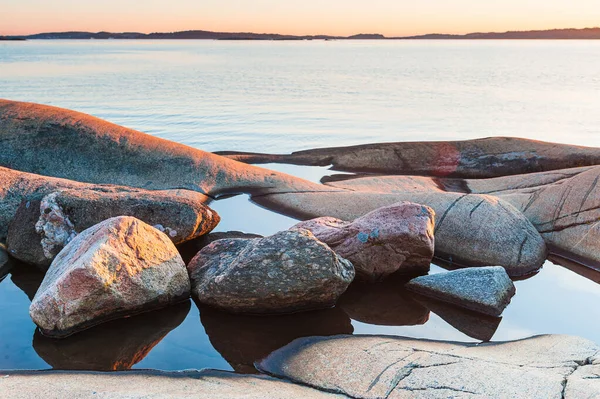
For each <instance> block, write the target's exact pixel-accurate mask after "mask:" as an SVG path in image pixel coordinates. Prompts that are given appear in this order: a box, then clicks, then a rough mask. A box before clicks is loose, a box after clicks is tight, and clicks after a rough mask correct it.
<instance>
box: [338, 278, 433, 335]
mask: <svg viewBox="0 0 600 399" xmlns="http://www.w3.org/2000/svg"><path fill="white" fill-rule="evenodd" d="M408 280H409V279H408V278H406V277H402V276H396V275H392V276H391V277H389V278H387V279H386V280H384V281H382V282H380V283H375V284H368V283H361V282H355V283H354V284H352V285H351V286H350V288H348V290H347V291H346V292H345V293H344V294H343V295H342V296H341V298H340V299H339V301H338V306H339V307H341V308H342V309H343V310H344V311H345V312H346V314H348V316H350V317H351V318H352V319H354V320H356V321H360V322H362V323H367V324H375V325H380V326H415V325H420V324H425V323H426V322H427V321H428V320H429V309H427V308H426V307H424V306H423V305H421V304H420V303H419V302H417V301H415V300H414V299H413V294H411V293H410V292H408V291H407V290H406V289H405V288H404V284H405V283H406V282H408Z"/></svg>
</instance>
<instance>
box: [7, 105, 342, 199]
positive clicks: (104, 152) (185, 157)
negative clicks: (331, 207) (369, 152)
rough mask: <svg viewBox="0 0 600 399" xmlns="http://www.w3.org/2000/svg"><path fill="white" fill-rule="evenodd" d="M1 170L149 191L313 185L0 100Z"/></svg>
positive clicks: (71, 114)
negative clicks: (9, 169) (3, 167)
mask: <svg viewBox="0 0 600 399" xmlns="http://www.w3.org/2000/svg"><path fill="white" fill-rule="evenodd" d="M0 141H2V144H3V145H2V147H0V165H1V166H5V167H7V168H11V169H16V170H21V171H24V172H30V173H37V174H40V175H45V176H54V177H60V178H64V179H71V180H76V181H80V182H88V183H97V184H118V185H123V186H129V187H138V188H145V189H149V190H165V189H186V190H193V191H198V192H200V193H202V194H207V195H210V196H217V195H219V194H227V193H231V192H235V193H239V192H264V193H267V192H281V191H306V190H311V189H315V188H319V189H320V190H321V191H333V190H332V189H331V188H324V187H322V186H320V185H318V184H315V183H312V182H309V181H306V180H303V179H300V178H297V177H294V176H290V175H286V174H284V173H279V172H275V171H271V170H267V169H263V168H259V167H256V166H251V165H246V164H243V163H240V162H235V161H232V160H230V159H227V158H225V157H220V156H218V155H215V154H211V153H209V152H205V151H201V150H198V149H195V148H192V147H188V146H186V145H183V144H179V143H175V142H172V141H168V140H164V139H160V138H158V137H154V136H151V135H148V134H144V133H141V132H138V131H135V130H133V129H128V128H125V127H122V126H118V125H115V124H113V123H110V122H106V121H104V120H101V119H98V118H95V117H93V116H90V115H86V114H83V113H80V112H76V111H71V110H67V109H63V108H57V107H51V106H47V105H41V104H33V103H25V102H17V101H8V100H0Z"/></svg>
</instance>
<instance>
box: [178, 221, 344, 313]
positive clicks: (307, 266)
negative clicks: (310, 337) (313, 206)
mask: <svg viewBox="0 0 600 399" xmlns="http://www.w3.org/2000/svg"><path fill="white" fill-rule="evenodd" d="M188 272H189V275H190V279H191V281H192V294H193V297H194V298H195V299H197V300H198V301H199V302H200V303H202V304H205V305H209V306H213V307H216V308H220V309H223V310H227V311H230V312H246V313H289V312H296V311H301V310H310V309H318V308H327V307H330V306H333V305H334V304H335V302H336V301H337V299H338V297H339V296H340V295H341V294H342V293H343V292H344V291H345V290H346V288H348V285H349V284H350V283H351V282H352V280H353V279H354V275H355V273H354V267H353V266H352V263H350V262H349V261H348V260H346V259H343V258H341V257H339V256H338V255H336V254H335V252H333V251H332V250H331V249H330V248H329V247H328V246H327V245H325V244H323V243H322V242H320V241H319V240H317V239H316V238H315V236H314V235H312V234H311V233H310V232H309V231H307V230H296V231H283V232H280V233H277V234H275V235H272V236H270V237H265V238H255V239H223V240H219V241H215V242H213V243H212V244H210V245H208V246H206V247H204V249H202V250H201V251H200V252H199V253H198V255H196V256H195V257H194V259H192V261H191V262H190V263H189V264H188Z"/></svg>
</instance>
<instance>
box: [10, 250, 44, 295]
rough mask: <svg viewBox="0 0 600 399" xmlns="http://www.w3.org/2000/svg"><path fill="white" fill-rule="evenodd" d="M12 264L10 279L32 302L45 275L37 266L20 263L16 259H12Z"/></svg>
mask: <svg viewBox="0 0 600 399" xmlns="http://www.w3.org/2000/svg"><path fill="white" fill-rule="evenodd" d="M10 262H11V263H12V264H13V266H12V269H11V270H10V279H11V280H12V282H13V284H14V285H16V286H17V287H19V288H20V289H21V290H22V291H23V292H24V293H25V295H27V297H28V298H29V300H30V301H31V300H32V299H33V297H34V296H35V293H36V292H37V290H38V288H40V285H41V284H42V280H44V274H45V273H44V272H43V271H41V270H40V269H38V268H37V267H35V266H32V265H28V264H26V263H23V262H20V261H18V260H16V259H14V258H11V259H10Z"/></svg>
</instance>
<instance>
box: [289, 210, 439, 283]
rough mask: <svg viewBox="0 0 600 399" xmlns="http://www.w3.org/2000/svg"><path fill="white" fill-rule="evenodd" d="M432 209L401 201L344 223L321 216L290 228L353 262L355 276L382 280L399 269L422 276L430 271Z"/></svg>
mask: <svg viewBox="0 0 600 399" xmlns="http://www.w3.org/2000/svg"><path fill="white" fill-rule="evenodd" d="M434 218H435V213H434V211H433V210H432V209H431V208H429V207H426V206H423V205H419V204H413V203H409V202H403V203H398V204H394V205H391V206H387V207H383V208H379V209H376V210H374V211H372V212H369V213H367V214H366V215H364V216H362V217H360V218H358V219H356V220H354V221H353V222H351V223H350V222H345V221H343V220H340V219H336V218H331V217H321V218H317V219H313V220H308V221H305V222H300V223H299V224H297V225H295V226H294V227H292V229H305V230H309V231H310V232H311V233H313V234H314V235H315V237H317V238H318V239H319V240H320V241H322V242H324V243H325V244H327V245H329V247H331V249H333V250H334V251H335V252H336V253H337V254H338V255H340V256H341V257H343V258H346V259H348V260H349V261H351V262H352V264H353V265H354V268H355V269H356V273H357V276H359V277H361V278H363V279H366V280H372V281H376V280H381V279H383V278H385V277H386V276H388V275H390V274H392V273H395V272H400V273H402V274H409V275H421V274H427V273H428V272H429V265H430V263H431V259H432V258H433V251H434V238H433V229H434V223H435V222H434Z"/></svg>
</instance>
